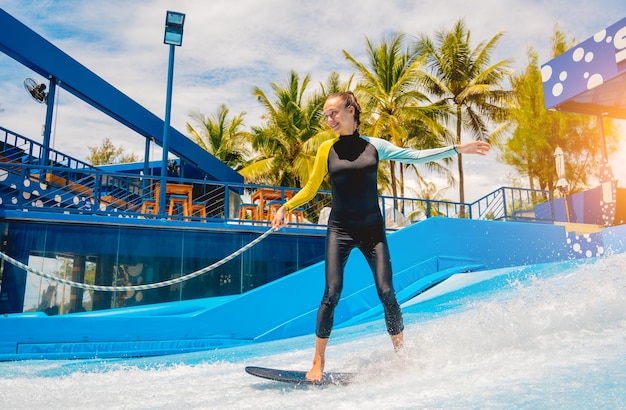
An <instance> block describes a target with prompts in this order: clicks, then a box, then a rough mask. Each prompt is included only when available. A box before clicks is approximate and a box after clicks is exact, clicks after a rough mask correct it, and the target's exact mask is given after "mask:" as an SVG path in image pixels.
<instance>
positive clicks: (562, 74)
mask: <svg viewBox="0 0 626 410" xmlns="http://www.w3.org/2000/svg"><path fill="white" fill-rule="evenodd" d="M559 80H561V81H565V80H567V71H561V74H559Z"/></svg>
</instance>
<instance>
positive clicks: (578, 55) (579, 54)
mask: <svg viewBox="0 0 626 410" xmlns="http://www.w3.org/2000/svg"><path fill="white" fill-rule="evenodd" d="M584 56H585V50H583V48H582V47H578V48H577V49H576V50H574V52H573V53H572V60H574V61H575V62H579V61H580V60H582V59H583V57H584Z"/></svg>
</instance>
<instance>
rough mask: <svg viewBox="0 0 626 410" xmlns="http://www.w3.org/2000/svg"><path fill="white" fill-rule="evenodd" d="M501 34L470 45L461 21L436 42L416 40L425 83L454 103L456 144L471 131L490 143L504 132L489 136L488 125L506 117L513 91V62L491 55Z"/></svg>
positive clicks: (461, 187)
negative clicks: (508, 85)
mask: <svg viewBox="0 0 626 410" xmlns="http://www.w3.org/2000/svg"><path fill="white" fill-rule="evenodd" d="M502 35H503V33H501V32H500V33H497V34H496V35H495V36H493V37H492V38H491V39H490V40H489V41H487V42H481V43H479V44H478V45H477V46H476V47H474V48H472V46H471V41H470V40H471V38H470V31H469V30H468V29H467V28H466V27H465V23H464V21H463V19H460V20H458V21H457V22H456V24H455V25H454V27H453V28H452V30H450V31H448V32H444V31H440V32H438V33H436V34H435V40H434V41H433V40H431V39H430V38H428V37H427V36H425V35H421V36H420V37H419V38H418V40H417V41H416V42H415V44H414V53H415V55H416V56H420V57H422V56H423V57H425V58H426V65H427V68H428V70H429V75H427V76H425V77H423V82H422V85H423V86H424V87H425V88H426V90H428V92H429V93H431V94H432V95H434V96H436V97H438V98H440V99H441V100H440V101H441V102H442V103H445V104H447V105H449V106H450V108H451V110H452V112H453V114H454V116H455V118H456V124H455V133H454V134H455V136H456V143H457V144H460V143H461V133H462V131H463V130H466V131H468V132H469V133H470V134H471V135H472V137H473V138H474V139H476V140H483V141H488V140H489V139H490V138H493V137H494V135H497V133H499V132H501V130H496V132H497V133H496V134H494V133H493V132H492V133H491V134H490V131H489V129H490V125H492V124H493V123H501V122H503V121H504V120H505V119H506V114H507V111H506V106H507V103H508V101H509V99H510V95H511V93H510V91H507V90H504V89H503V88H502V86H501V83H502V81H503V80H504V79H505V78H506V77H507V75H508V74H509V64H510V61H509V60H501V61H499V62H497V63H495V64H491V53H492V52H493V50H494V48H495V46H496V44H497V43H498V40H499V39H500V38H501V37H502ZM458 169H459V201H460V202H465V188H464V175H463V158H462V156H461V154H459V155H458Z"/></svg>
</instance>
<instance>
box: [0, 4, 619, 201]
mask: <svg viewBox="0 0 626 410" xmlns="http://www.w3.org/2000/svg"><path fill="white" fill-rule="evenodd" d="M0 8H2V9H4V10H5V11H6V12H8V13H9V14H11V15H13V16H14V17H15V18H17V19H18V20H20V21H21V22H22V23H24V24H26V25H27V26H29V27H30V28H31V29H33V30H34V31H36V32H37V33H38V34H40V35H42V36H43V37H44V38H46V39H47V40H48V41H50V42H51V43H53V44H54V45H55V46H57V47H59V48H60V49H61V50H63V51H64V52H66V53H67V54H69V55H70V56H72V57H73V58H74V59H75V60H77V61H78V62H80V63H81V64H83V65H84V66H86V67H87V68H89V69H90V70H92V71H93V72H95V73H96V74H97V75H99V76H100V77H102V78H103V79H104V80H105V81H107V82H109V83H110V84H112V85H113V86H115V87H116V88H118V89H119V90H121V91H122V92H124V93H125V94H127V95H128V96H129V97H131V98H132V99H134V100H135V101H137V102H138V103H139V104H141V105H143V106H144V107H146V108H147V109H148V110H149V111H151V112H153V113H154V114H155V115H157V116H158V117H160V118H163V117H164V112H165V98H166V84H167V62H168V53H169V46H166V45H164V44H163V29H164V22H165V13H166V11H167V10H173V11H178V12H182V13H185V14H186V21H185V27H184V37H183V44H182V47H178V48H177V49H176V59H175V68H174V88H173V94H172V111H171V124H172V126H173V127H175V128H176V129H178V130H179V131H181V132H182V133H183V134H186V123H187V122H192V123H193V120H191V119H190V114H191V113H192V112H200V113H202V114H204V115H210V114H213V113H214V112H215V111H216V110H217V108H218V106H219V105H220V104H226V105H227V107H228V108H229V109H230V113H231V115H238V114H240V113H243V112H245V113H246V114H245V117H244V119H245V126H246V128H249V127H250V126H254V125H261V124H262V123H263V119H262V118H261V115H262V113H263V108H262V106H261V104H260V103H259V102H258V101H257V100H256V99H255V98H254V96H253V95H252V90H253V88H254V87H259V88H261V89H262V90H263V91H264V92H265V93H266V94H268V95H271V93H272V89H271V83H278V84H285V83H286V81H287V78H288V76H289V73H290V71H291V70H294V71H295V72H297V73H298V74H299V76H300V78H304V76H306V75H310V77H311V83H310V85H309V87H308V90H309V91H312V90H314V89H315V88H316V87H317V85H318V84H320V83H323V82H325V81H326V79H327V77H328V75H329V74H330V73H331V72H332V71H337V72H339V73H340V74H341V78H342V79H343V80H347V79H348V77H349V76H350V75H351V74H352V73H353V70H352V69H351V67H350V66H349V64H348V63H347V61H346V60H345V58H344V56H343V50H345V51H347V52H348V53H350V54H351V55H352V56H354V57H355V58H356V59H357V60H360V61H364V62H365V61H366V58H365V50H366V48H365V43H366V40H367V39H369V40H371V41H372V42H374V43H378V42H380V41H381V40H382V39H383V38H384V37H385V36H388V35H390V34H393V33H405V34H406V35H407V36H408V38H409V39H412V38H416V37H418V36H420V35H422V34H425V35H428V36H431V37H432V36H433V35H434V34H435V33H436V32H437V31H441V30H449V29H450V28H452V26H453V25H454V23H455V22H456V21H458V20H459V19H461V18H462V19H464V20H465V23H466V26H467V28H468V29H469V31H470V32H471V41H472V44H474V45H476V44H478V43H479V42H482V41H486V40H489V39H491V38H492V37H493V36H494V35H495V34H496V33H498V32H503V33H504V36H503V37H502V38H501V39H500V41H499V43H498V46H497V48H496V50H495V53H494V55H493V57H492V61H493V62H496V61H499V60H502V59H513V64H512V66H513V68H515V69H521V68H523V67H524V66H525V65H526V63H527V57H526V56H527V50H528V47H531V46H532V47H533V48H534V49H535V50H536V51H537V53H538V55H539V61H540V63H545V62H547V61H549V60H550V37H551V36H552V34H553V32H554V28H555V26H556V25H558V27H559V29H560V30H561V31H563V32H564V33H565V34H566V35H567V36H568V38H570V39H575V40H576V42H582V41H583V40H585V39H587V38H589V37H591V36H593V35H594V34H595V33H596V32H598V31H600V30H602V29H604V28H605V27H608V26H610V25H611V24H613V23H615V22H617V21H619V20H620V19H622V18H623V17H625V16H626V3H624V1H623V0H602V1H597V0H580V1H577V2H575V3H572V2H571V1H565V0H552V1H551V0H438V1H433V0H359V1H356V0H344V1H336V0H318V1H314V2H312V1H300V0H228V1H226V0H211V1H200V0H177V1H174V0H133V1H129V0H126V1H121V0H109V1H106V2H105V1H96V0H63V1H61V0H40V1H35V0H32V1H30V0H0ZM1 30H2V28H0V31H1ZM2 35H5V34H4V33H3V34H2ZM29 77H30V78H33V79H35V81H37V82H44V83H47V80H46V79H44V78H42V77H40V76H39V75H38V74H36V73H34V72H33V71H31V70H29V69H28V68H26V67H24V66H22V65H21V64H19V63H17V62H16V61H14V60H12V59H11V58H10V57H8V56H6V55H4V54H0V109H3V111H2V112H0V126H2V127H4V128H7V129H9V130H11V131H13V132H16V133H18V134H21V135H23V136H26V137H28V138H31V139H34V140H36V141H40V142H41V141H42V137H41V134H42V129H43V123H44V121H45V106H44V105H43V104H37V103H36V102H35V101H33V100H32V99H31V97H30V96H29V95H28V94H27V93H26V91H25V90H24V88H23V81H24V79H25V78H29ZM57 97H58V99H57V101H56V108H55V120H54V126H53V134H52V138H51V142H52V144H53V148H55V149H56V150H59V151H61V152H64V153H66V154H68V155H71V156H73V157H75V158H77V159H80V160H85V159H86V158H87V156H88V155H89V149H88V147H98V146H100V144H101V143H102V140H103V139H104V138H109V139H111V140H112V141H113V143H114V144H115V145H116V146H120V145H121V146H123V147H124V149H125V150H126V152H127V153H129V152H134V153H136V154H138V155H140V156H143V151H144V144H145V142H144V139H143V137H141V136H140V135H138V134H136V133H135V132H133V131H132V130H130V129H128V128H126V127H124V126H122V125H120V124H118V123H117V122H116V121H115V120H113V119H111V118H109V117H108V116H106V115H105V114H102V113H100V112H99V111H97V110H96V109H94V108H92V107H90V106H89V105H87V104H86V103H84V102H82V101H80V100H78V99H77V98H76V97H74V96H72V95H71V94H69V93H68V92H66V91H65V90H63V89H61V88H57ZM621 122H622V123H623V122H625V121H621ZM624 128H626V127H624ZM623 139H626V137H624V138H623ZM623 145H624V146H625V147H623V148H622V150H621V151H620V152H619V153H617V154H615V155H613V156H612V157H611V158H610V162H611V165H612V166H613V171H614V175H615V177H616V178H617V179H619V180H621V181H620V186H621V187H624V186H626V142H624V144H623ZM150 151H151V159H160V158H161V151H160V148H159V147H157V146H153V147H152V148H151V150H150ZM497 156H498V152H497V151H496V150H492V152H491V153H490V154H489V155H488V156H487V157H484V158H483V157H481V158H478V157H469V156H465V158H464V166H465V180H466V182H465V192H466V200H467V201H470V202H471V201H474V200H477V199H479V198H480V197H482V196H483V195H486V194H488V193H490V192H491V191H493V190H495V189H497V188H500V187H502V186H512V185H513V184H521V186H527V184H528V183H527V181H525V180H524V179H520V178H519V176H517V175H515V172H514V170H513V169H512V168H510V167H508V166H506V165H503V164H500V163H499V162H498V161H497ZM455 168H456V167H454V169H455ZM432 178H433V181H434V182H435V183H436V184H437V186H438V188H440V189H442V188H445V187H446V184H445V183H444V182H443V181H442V180H439V179H438V178H436V177H435V176H433V177H432ZM457 191H458V189H456V188H451V189H449V190H448V191H447V192H446V193H445V196H446V197H447V198H448V199H453V200H455V199H458V193H457Z"/></svg>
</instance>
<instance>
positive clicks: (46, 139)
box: [39, 77, 57, 172]
mask: <svg viewBox="0 0 626 410" xmlns="http://www.w3.org/2000/svg"><path fill="white" fill-rule="evenodd" d="M56 89H57V82H56V79H55V78H54V77H50V87H49V91H48V102H47V108H46V123H45V125H44V129H43V144H42V145H43V150H42V152H41V157H40V158H39V165H44V166H46V165H49V162H48V159H49V157H50V154H49V151H50V134H51V133H52V114H53V112H54V98H55V94H56ZM44 172H46V171H44Z"/></svg>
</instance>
